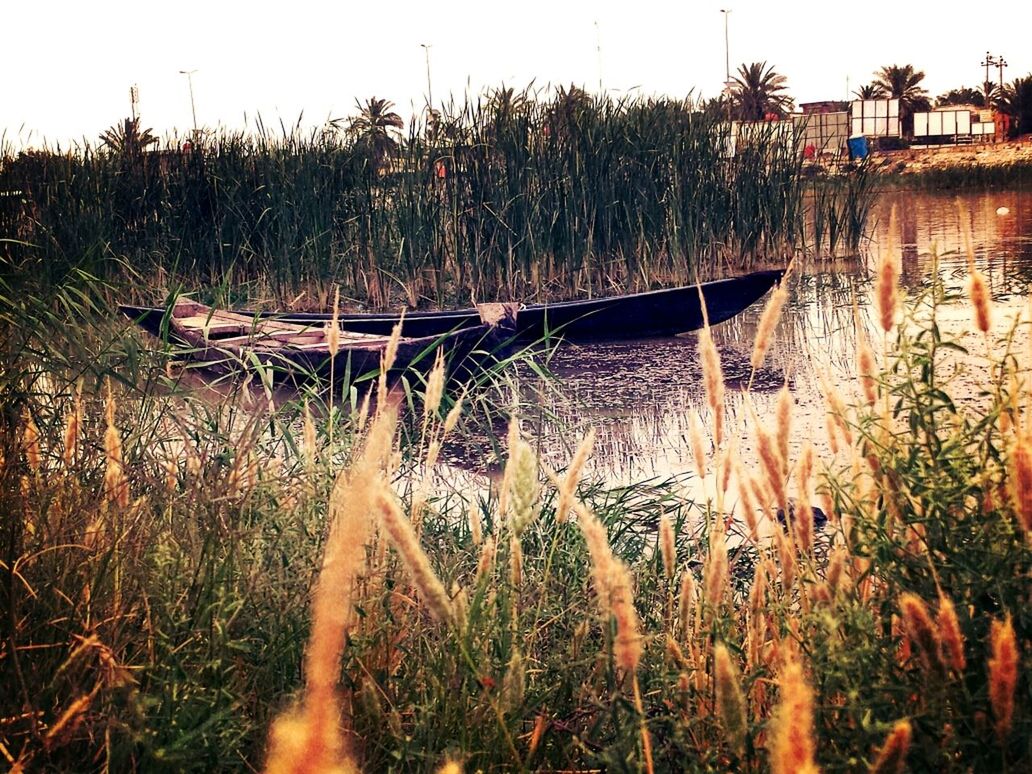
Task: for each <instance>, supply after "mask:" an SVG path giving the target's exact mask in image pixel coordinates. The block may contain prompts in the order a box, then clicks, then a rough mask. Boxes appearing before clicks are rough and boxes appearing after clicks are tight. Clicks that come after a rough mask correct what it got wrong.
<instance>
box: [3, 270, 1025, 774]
mask: <svg viewBox="0 0 1032 774" xmlns="http://www.w3.org/2000/svg"><path fill="white" fill-rule="evenodd" d="M896 258H897V256H890V257H889V258H888V259H886V260H883V262H882V264H881V265H880V266H879V267H878V271H877V293H876V297H877V304H876V308H875V310H874V317H875V331H877V334H876V335H874V336H872V337H871V338H870V339H867V338H864V339H862V344H861V345H860V346H859V347H858V356H857V363H856V373H857V374H858V378H857V379H856V381H855V389H854V390H851V391H850V393H851V394H848V395H841V394H840V392H839V390H837V389H835V388H833V387H832V386H830V385H826V386H825V392H826V396H827V434H828V443H829V446H830V448H831V450H832V453H831V455H830V456H829V457H827V458H823V459H817V458H816V456H815V454H814V452H813V449H812V447H810V446H808V445H804V446H803V448H802V451H801V452H800V453H799V455H798V457H797V458H795V459H790V458H789V452H788V448H789V445H788V439H789V438H790V436H791V434H792V417H791V414H792V408H791V406H792V404H791V400H790V396H789V393H788V391H787V389H786V391H785V392H784V393H783V395H782V397H781V398H780V399H779V400H778V402H777V410H776V412H775V414H774V415H773V416H769V417H767V416H757V417H753V418H752V419H751V420H750V425H749V433H750V435H751V436H752V437H753V438H754V441H755V444H754V445H755V449H756V450H757V456H758V460H759V462H758V464H757V465H755V466H750V469H749V470H747V471H743V467H744V466H743V464H742V462H741V461H740V460H739V458H738V455H737V454H736V452H735V450H734V448H733V445H732V444H730V443H729V441H728V438H730V437H734V435H737V434H736V433H732V432H730V428H728V427H726V426H725V425H726V422H727V419H726V417H725V413H724V395H723V380H722V376H721V369H720V357H719V353H718V352H717V351H716V349H715V348H714V347H713V346H712V339H711V338H710V337H709V334H708V331H704V332H702V333H701V334H700V336H699V342H700V343H699V357H700V360H701V362H702V365H703V370H704V373H705V384H706V398H705V405H703V406H700V407H699V408H700V410H701V411H702V413H703V415H704V416H705V417H706V428H705V429H704V430H703V429H700V430H698V431H697V432H693V434H692V436H693V437H692V438H691V445H692V448H693V451H694V452H695V454H694V458H695V466H696V468H697V474H700V475H701V474H704V473H713V472H715V473H716V475H715V476H714V477H713V479H711V480H712V481H713V483H712V485H711V486H710V488H709V490H708V494H707V497H706V498H705V501H702V500H700V501H695V502H693V501H689V500H687V499H685V497H684V495H683V494H682V492H681V490H680V488H679V487H677V486H674V485H670V486H664V485H659V486H650V487H645V486H642V487H630V488H622V489H619V490H607V489H606V488H604V487H603V486H601V485H600V484H598V483H593V482H592V481H591V480H590V477H584V478H583V479H582V476H581V474H580V471H582V470H583V464H584V462H585V459H586V458H587V457H588V455H589V454H590V450H591V436H590V434H589V435H588V436H587V437H585V438H583V439H582V438H570V439H569V442H570V447H571V449H573V448H576V451H575V452H572V453H571V456H570V462H569V464H568V466H567V467H566V469H565V470H559V471H556V472H554V473H553V472H552V471H550V470H548V469H547V468H546V466H545V465H543V464H542V463H540V462H539V461H538V458H537V455H536V454H535V452H534V441H533V438H532V437H530V436H529V435H528V433H527V430H528V428H526V427H524V426H521V424H520V421H519V417H518V416H513V417H512V421H511V424H510V429H509V431H508V438H507V442H506V443H505V445H504V447H505V458H506V465H505V473H504V476H503V477H502V481H501V483H500V484H499V485H498V486H497V487H495V488H494V489H493V490H492V491H490V492H488V491H486V490H485V491H474V490H470V491H458V492H456V491H449V490H448V489H447V488H440V487H439V486H438V481H437V479H435V477H434V475H433V473H434V471H435V469H437V468H438V467H439V466H440V462H439V460H440V459H441V449H442V448H446V447H447V444H448V442H449V439H450V438H453V437H455V434H457V433H460V432H462V431H463V428H464V427H465V426H466V423H469V422H472V421H473V417H474V415H476V414H477V412H476V411H475V410H471V409H470V404H471V403H472V402H473V400H472V397H473V396H468V400H469V402H464V403H457V402H450V401H448V400H443V401H442V400H441V398H440V392H439V391H438V389H437V388H436V387H433V386H432V385H433V384H434V380H433V379H431V380H430V382H429V385H428V387H427V388H426V389H425V390H424V391H423V393H424V394H423V395H422V396H421V397H422V399H418V398H416V399H413V400H411V401H409V400H406V401H404V403H405V405H404V406H403V407H400V408H399V407H397V406H396V405H395V402H394V401H392V400H390V399H384V400H381V401H378V402H377V403H376V404H373V406H372V407H364V404H363V403H362V401H344V402H343V404H341V403H339V402H338V408H337V410H336V411H334V412H332V413H330V414H329V416H330V417H332V420H327V419H326V418H325V417H326V416H327V415H326V414H320V413H319V412H316V411H313V410H312V409H313V407H314V406H315V401H317V397H316V396H310V404H309V405H308V406H307V407H306V405H305V403H304V400H303V399H302V400H298V401H293V402H289V403H287V404H282V403H280V404H277V403H276V402H275V400H274V396H270V395H267V394H266V393H265V392H264V391H263V390H262V389H261V387H260V386H259V387H258V389H257V390H256V391H252V390H243V389H240V390H238V391H237V392H236V393H232V394H230V395H229V396H227V397H225V398H223V399H221V400H219V401H216V402H211V401H206V400H204V399H203V398H202V396H201V394H200V393H194V392H191V391H188V390H185V389H183V388H182V387H181V386H180V387H177V383H179V382H180V373H181V372H179V371H178V370H176V369H173V370H171V371H166V365H165V363H164V361H163V359H162V357H161V356H160V355H156V354H153V353H150V354H148V353H146V352H141V351H140V349H139V347H138V346H137V345H135V344H134V343H133V342H134V341H135V340H134V339H123V338H121V337H118V336H116V335H115V332H114V331H113V330H109V329H107V328H105V327H104V326H100V327H98V326H96V325H89V326H84V325H74V324H68V323H74V322H77V320H76V319H74V315H82V314H88V313H89V310H88V308H87V302H88V300H89V298H90V297H91V296H90V291H89V290H88V289H87V290H84V289H83V288H84V285H83V284H79V283H77V284H76V285H75V286H74V288H72V287H69V288H66V289H64V290H59V291H58V292H57V293H56V297H57V302H56V303H55V302H53V300H52V299H53V297H54V296H52V295H49V294H48V295H47V296H46V297H45V298H44V297H40V298H38V299H37V298H34V297H32V296H31V295H26V294H21V295H17V296H11V295H10V294H9V292H8V291H7V290H5V298H4V300H5V304H4V306H3V307H2V309H3V314H4V319H3V320H2V322H3V324H4V325H5V327H6V328H7V330H9V331H16V332H17V335H16V336H10V337H7V338H5V340H4V344H3V346H4V347H5V351H4V368H3V370H2V372H0V390H2V398H3V406H4V412H3V418H2V422H3V424H2V426H0V433H2V435H0V438H2V446H0V449H2V455H0V483H2V486H0V497H2V503H0V507H2V510H3V512H4V513H5V514H7V516H6V517H5V519H4V520H3V523H2V525H0V531H2V532H0V534H2V548H0V551H2V554H0V573H2V581H3V582H2V583H0V600H2V604H0V609H2V610H3V611H4V615H3V618H2V622H0V635H2V639H0V643H2V644H0V677H2V680H3V685H5V686H7V687H8V690H6V691H5V692H4V693H3V694H2V695H0V755H3V756H4V758H5V760H6V762H7V764H8V765H9V766H11V767H12V768H14V769H16V770H36V769H41V768H47V769H52V770H76V771H84V770H96V771H100V770H127V769H141V770H161V769H169V770H177V771H186V770H212V769H220V770H230V769H236V770H253V769H254V768H258V767H263V766H264V767H266V768H267V770H269V771H277V772H278V771H302V770H304V771H329V770H334V771H351V770H358V769H361V770H367V771H381V770H386V769H388V768H397V769H401V770H427V769H433V768H437V767H439V766H443V765H445V764H451V765H453V768H451V769H450V770H453V771H454V770H468V771H476V770H479V769H483V770H488V769H512V770H530V769H553V770H554V769H570V768H573V769H600V768H602V769H607V770H620V771H652V770H656V771H670V770H691V771H724V770H729V769H732V770H739V771H768V770H769V771H774V772H798V771H817V770H826V771H857V770H860V771H863V770H870V771H878V772H883V771H902V770H905V769H907V768H909V769H911V770H915V771H924V770H929V769H941V770H943V771H969V770H974V771H987V770H993V771H1021V770H1026V769H1027V768H1028V766H1029V762H1030V760H1032V712H1030V706H1032V705H1030V702H1029V699H1030V697H1032V681H1030V680H1029V673H1030V672H1029V667H1030V666H1032V662H1030V660H1032V653H1030V652H1029V649H1028V643H1029V641H1030V635H1032V615H1030V613H1029V610H1030V605H1029V601H1030V600H1029V584H1028V577H1029V572H1030V570H1032V548H1030V546H1032V543H1030V535H1032V511H1030V503H1032V425H1030V422H1032V413H1030V409H1032V382H1030V374H1029V371H1028V362H1029V358H1028V357H1027V353H1023V352H1019V351H1016V350H1015V349H1014V347H1013V346H1012V345H1011V344H1010V343H1009V342H1011V340H1012V336H1010V335H1008V336H1007V337H1005V338H1004V339H1003V340H1001V341H992V340H990V338H989V334H988V333H987V332H988V331H989V330H990V325H989V319H990V316H991V314H992V309H991V305H990V302H989V299H988V295H987V293H986V289H985V284H984V280H983V279H982V278H981V275H980V274H978V273H977V272H972V277H971V284H970V287H971V292H970V298H971V303H972V320H973V322H972V325H973V326H974V327H975V328H976V329H978V330H981V331H985V332H986V334H985V335H986V338H985V342H984V343H985V347H984V370H983V371H982V372H981V373H982V380H983V381H982V383H981V388H982V389H981V390H980V391H979V392H978V394H976V395H969V396H968V397H966V398H965V397H962V396H961V395H960V394H957V393H954V391H953V389H952V383H951V379H952V378H954V376H955V374H954V366H953V364H952V361H951V360H950V359H949V354H950V352H952V351H954V350H955V348H956V347H958V346H959V344H958V343H957V342H954V341H950V340H947V339H945V338H943V335H942V333H941V331H940V329H939V327H938V326H937V325H936V322H935V318H936V313H937V305H938V304H939V303H940V302H941V293H942V290H941V287H939V286H938V285H936V284H933V285H932V286H931V287H930V288H929V289H928V290H927V292H926V293H925V294H924V295H923V296H922V297H920V298H918V299H916V300H914V301H912V302H909V303H908V304H907V305H906V308H905V310H904V311H905V314H903V315H900V313H899V310H898V300H897V289H896V283H897V281H898V267H897V264H896ZM932 276H933V277H934V276H936V273H935V272H934V271H933V273H932ZM4 281H5V282H6V280H4ZM85 287H87V288H88V287H89V285H88V284H87V285H85ZM783 301H784V295H783V294H782V293H779V294H777V295H775V298H774V301H772V307H771V310H772V311H771V312H770V313H769V314H765V315H764V318H763V322H762V323H761V325H760V329H759V333H758V335H757V341H756V345H755V349H754V351H753V365H754V366H757V365H761V364H762V363H763V361H764V359H765V356H766V350H767V347H768V346H769V342H770V337H769V334H770V331H771V328H772V326H773V325H775V324H776V321H777V314H776V312H775V311H774V310H775V309H776V308H777V305H778V304H780V303H783ZM69 315H73V318H70V317H69ZM1020 324H1021V325H1023V326H1026V327H1028V326H1029V325H1032V321H1030V320H1029V319H1027V315H1026V319H1025V320H1024V321H1023V322H1022V323H1020ZM980 357H981V356H980ZM399 412H400V415H401V417H400V419H398V418H397V416H398V413H399ZM320 416H322V417H323V418H321V419H320V418H319V417H320ZM399 424H400V425H401V426H402V427H403V428H404V429H405V432H404V435H403V437H404V440H403V441H400V442H399V441H398V440H397V439H396V434H397V432H398V431H397V429H396V426H397V425H399ZM502 434H503V435H504V431H502ZM818 508H819V510H818ZM778 509H781V511H782V512H783V513H789V514H790V517H789V519H788V523H787V527H782V526H781V525H779V523H778V521H777V519H776V513H777V511H778ZM825 519H826V522H825Z"/></svg>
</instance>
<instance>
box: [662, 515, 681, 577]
mask: <svg viewBox="0 0 1032 774" xmlns="http://www.w3.org/2000/svg"><path fill="white" fill-rule="evenodd" d="M659 552H660V554H661V555H662V557H663V571H664V572H665V573H666V577H667V580H668V581H669V580H673V578H674V572H676V570H677V549H676V548H675V546H674V527H673V525H672V524H671V523H670V517H669V516H668V515H667V514H665V513H663V514H660V516H659Z"/></svg>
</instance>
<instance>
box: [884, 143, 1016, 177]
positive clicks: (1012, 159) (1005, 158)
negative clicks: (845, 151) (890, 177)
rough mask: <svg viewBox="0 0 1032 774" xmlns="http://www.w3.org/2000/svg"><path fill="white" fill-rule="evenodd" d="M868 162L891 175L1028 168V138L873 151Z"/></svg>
mask: <svg viewBox="0 0 1032 774" xmlns="http://www.w3.org/2000/svg"><path fill="white" fill-rule="evenodd" d="M871 160H872V161H873V162H874V163H875V164H877V165H878V167H879V168H880V169H882V170H883V171H885V172H888V173H895V174H920V173H923V172H930V171H934V170H940V169H950V168H952V167H970V166H978V167H1009V166H1011V165H1013V164H1015V163H1021V164H1030V165H1032V135H1026V136H1025V137H1022V138H1021V139H1019V140H1011V141H1009V142H1000V143H986V144H978V145H940V146H934V147H920V146H915V147H913V148H909V149H908V150H900V151H877V152H875V153H874V155H873V156H872V158H871Z"/></svg>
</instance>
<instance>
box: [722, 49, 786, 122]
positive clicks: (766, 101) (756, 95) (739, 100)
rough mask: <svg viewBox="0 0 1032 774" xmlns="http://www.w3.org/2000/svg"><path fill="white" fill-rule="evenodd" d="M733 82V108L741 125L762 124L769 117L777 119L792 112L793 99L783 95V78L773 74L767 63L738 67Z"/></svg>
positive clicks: (784, 87)
mask: <svg viewBox="0 0 1032 774" xmlns="http://www.w3.org/2000/svg"><path fill="white" fill-rule="evenodd" d="M732 81H733V82H734V86H732V88H731V91H732V94H731V99H732V107H733V110H734V114H735V117H736V118H737V119H738V120H740V121H762V120H763V119H764V118H765V117H766V116H767V115H770V114H774V115H776V116H779V117H780V116H784V115H785V113H787V112H788V111H790V110H791V109H792V105H793V101H792V98H791V97H789V96H788V94H786V93H784V92H785V89H786V88H787V80H786V79H785V76H783V75H779V74H778V73H776V72H775V71H774V68H773V66H771V67H768V66H767V63H766V62H753V63H752V64H750V65H745V64H742V65H740V66H739V68H738V74H737V75H736V76H735V77H734V78H732Z"/></svg>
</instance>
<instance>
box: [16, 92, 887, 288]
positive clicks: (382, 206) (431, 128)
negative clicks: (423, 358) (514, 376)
mask: <svg viewBox="0 0 1032 774" xmlns="http://www.w3.org/2000/svg"><path fill="white" fill-rule="evenodd" d="M776 128H777V127H774V128H773V129H771V130H770V131H754V132H753V133H752V137H753V139H752V141H751V142H750V143H744V142H741V143H739V148H738V152H737V153H736V154H735V155H734V156H733V157H728V155H727V154H726V152H725V150H726V147H727V144H728V136H727V133H728V129H727V127H726V126H724V125H723V124H722V123H721V122H720V120H719V119H718V118H716V117H712V116H707V115H705V114H703V113H701V112H695V111H694V109H693V106H692V105H691V104H690V103H688V102H680V101H673V100H652V99H645V98H633V99H631V98H623V99H620V100H616V101H614V100H612V99H611V98H608V97H592V96H590V95H587V94H585V93H584V92H581V91H579V90H576V89H571V90H570V91H564V90H560V92H559V93H558V94H557V95H555V96H554V97H548V96H547V95H543V94H540V93H535V92H532V91H530V90H529V89H528V90H525V91H524V92H522V93H515V94H514V93H512V92H511V90H508V91H507V90H503V89H499V90H496V91H494V92H491V93H489V94H488V95H486V96H485V97H483V98H479V99H477V98H474V99H468V100H466V101H464V102H462V103H460V104H455V103H454V102H453V103H451V104H450V105H448V106H446V107H444V108H443V109H442V111H441V112H440V113H435V114H434V115H433V116H423V117H422V118H420V119H418V120H417V121H415V122H413V124H412V125H411V126H410V127H409V129H408V133H407V136H405V137H397V138H395V139H396V142H397V150H396V152H395V153H393V154H392V155H389V156H388V157H387V158H386V159H385V160H382V161H380V160H378V157H376V156H371V155H370V154H369V153H368V152H367V150H366V149H367V147H368V143H367V142H366V141H365V139H366V138H364V137H362V136H360V135H357V134H355V133H353V132H348V131H343V130H338V129H334V128H332V127H327V128H326V129H324V130H319V131H314V132H311V133H308V134H304V133H302V132H301V131H300V130H299V129H298V128H297V127H282V128H281V129H280V130H279V131H276V130H273V129H270V128H267V127H265V126H264V125H261V124H259V125H258V126H257V127H256V130H255V131H254V132H252V133H243V132H241V133H232V132H220V133H217V134H215V135H213V136H211V137H209V138H207V139H206V140H205V142H204V143H203V145H202V146H199V147H198V148H197V149H196V150H195V151H194V152H181V151H180V150H178V149H177V148H176V145H175V141H172V142H171V143H170V144H169V145H168V146H166V147H165V148H164V149H162V150H160V151H158V152H154V153H145V154H143V153H118V152H115V151H112V150H110V149H108V148H105V147H102V146H101V147H92V146H90V145H88V144H86V145H83V146H79V147H75V148H73V149H72V150H62V149H60V148H51V149H45V150H42V151H30V152H24V153H15V151H14V149H13V147H12V146H10V145H3V146H0V191H4V192H9V191H10V192H18V195H14V196H3V197H2V198H0V237H2V238H3V239H4V240H5V241H4V242H2V243H0V250H2V251H3V253H4V254H5V256H6V260H7V261H8V262H9V263H10V264H11V265H12V266H14V267H16V270H15V271H16V273H17V274H18V275H21V276H28V275H31V274H42V275H45V276H47V277H49V278H50V279H51V280H52V281H53V282H55V283H61V282H62V281H63V279H64V277H66V276H67V275H68V274H69V272H71V271H73V270H75V269H81V270H85V271H88V272H89V273H91V274H94V275H97V276H99V277H102V278H104V279H106V280H108V281H111V282H114V283H116V284H118V285H119V286H120V287H121V288H122V290H123V294H124V295H125V296H127V298H126V300H130V298H129V297H133V298H136V297H139V300H142V301H146V302H151V303H152V302H154V301H156V300H158V298H159V297H164V296H165V295H167V294H168V293H169V292H171V291H172V290H174V289H175V288H177V287H178V286H180V285H182V286H184V287H185V288H186V289H188V290H191V291H200V292H201V293H202V295H203V296H204V298H205V300H213V301H217V302H226V303H232V302H240V303H242V302H255V303H257V302H267V303H271V304H276V305H279V306H282V305H284V304H286V303H288V302H293V303H294V304H296V305H299V306H303V307H306V308H319V309H325V308H327V307H328V306H329V303H330V301H331V300H332V297H333V292H334V288H333V286H334V285H339V286H340V288H341V290H342V291H343V297H344V300H345V301H346V302H348V303H349V304H350V305H362V306H368V307H384V306H393V307H397V306H398V305H399V304H402V303H406V304H409V305H411V306H423V307H426V306H438V307H443V306H450V305H451V306H454V305H468V302H469V299H470V297H475V298H476V299H477V300H481V301H483V300H508V299H518V300H531V299H555V298H569V297H582V296H585V295H591V294H595V295H599V294H611V293H614V292H618V291H622V290H627V289H641V288H648V287H654V286H657V285H660V284H670V283H685V282H689V281H691V280H693V279H694V278H695V277H696V275H702V276H703V277H704V278H705V277H707V276H712V275H724V274H727V273H729V272H733V271H739V270H741V269H742V267H743V266H746V265H748V264H750V263H756V262H763V261H768V262H773V263H776V264H778V265H784V264H785V263H786V262H787V259H788V257H789V256H791V255H792V254H793V253H794V252H795V251H797V250H801V249H804V248H806V246H807V245H809V244H812V243H815V242H816V243H817V246H818V247H819V248H820V249H822V250H826V249H829V247H830V249H831V250H832V251H847V252H848V251H853V252H855V251H856V250H857V248H858V246H859V244H860V241H861V240H862V238H863V237H864V230H865V225H866V211H867V207H868V206H869V205H870V200H871V199H872V192H871V190H870V187H869V185H868V184H867V183H866V182H865V181H867V180H868V179H869V178H870V175H869V174H867V173H866V172H861V173H858V182H855V183H854V182H850V183H849V184H847V185H845V186H842V187H839V188H837V189H836V192H835V193H834V194H833V195H831V194H829V196H832V198H833V199H834V204H830V203H829V202H828V201H825V202H824V203H823V204H821V205H820V206H819V207H818V209H820V210H821V212H822V213H823V212H824V211H826V210H827V211H828V212H829V214H830V215H833V216H834V217H836V218H838V219H839V220H842V222H843V227H841V228H840V227H836V228H835V229H829V230H828V231H826V232H825V231H824V230H823V229H821V228H818V230H817V232H816V233H811V227H812V226H811V224H812V222H813V219H812V218H810V219H809V220H808V219H807V212H808V204H807V191H808V190H809V189H812V188H813V187H814V186H813V185H807V184H806V182H805V180H804V176H803V174H802V169H801V163H802V162H801V154H799V153H797V152H796V149H795V148H792V147H790V146H786V145H784V144H783V143H780V142H777V141H775V137H776V136H778V133H777V132H775V131H774V129H776ZM819 187H820V186H818V188H819ZM847 213H848V214H847ZM827 217H828V216H825V215H822V216H821V218H819V219H818V220H820V222H821V223H823V222H825V221H826V220H827ZM8 240H9V241H8ZM137 275H144V276H147V277H149V278H152V279H151V281H148V282H146V283H145V284H144V285H143V286H142V288H143V289H142V290H137V289H136V288H137V283H135V282H134V279H135V277H136V276H137Z"/></svg>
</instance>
